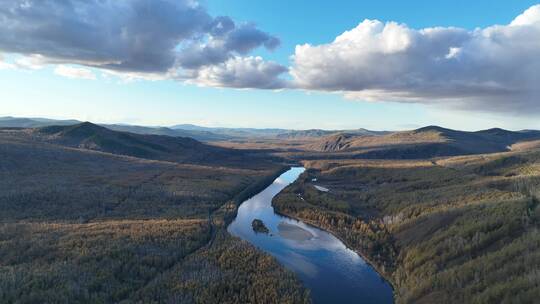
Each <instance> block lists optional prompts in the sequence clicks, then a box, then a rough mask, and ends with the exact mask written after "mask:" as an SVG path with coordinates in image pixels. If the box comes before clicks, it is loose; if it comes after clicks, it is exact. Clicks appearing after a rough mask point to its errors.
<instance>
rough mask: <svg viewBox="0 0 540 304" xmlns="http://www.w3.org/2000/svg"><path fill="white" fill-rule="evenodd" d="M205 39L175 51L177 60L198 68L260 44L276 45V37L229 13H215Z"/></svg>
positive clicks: (268, 47) (246, 51)
mask: <svg viewBox="0 0 540 304" xmlns="http://www.w3.org/2000/svg"><path fill="white" fill-rule="evenodd" d="M210 33H211V34H210V35H209V36H208V39H207V41H206V42H204V43H202V42H201V41H194V42H193V43H191V44H189V45H186V46H185V47H184V48H183V49H182V50H181V51H180V52H179V54H178V64H179V65H180V66H181V67H184V68H190V69H193V68H198V67H201V66H205V65H211V64H217V63H221V62H224V61H226V60H227V59H229V58H232V57H234V56H235V54H240V55H246V54H248V53H249V52H250V51H252V50H253V49H255V48H258V47H260V46H264V47H265V48H267V49H269V50H273V49H275V48H276V47H277V46H278V45H279V44H280V41H279V39H278V38H276V37H274V36H272V35H270V34H268V33H266V32H263V31H261V30H259V29H257V28H256V27H255V25H253V24H240V25H238V26H237V25H236V24H235V23H234V21H232V20H231V19H230V18H229V17H218V18H216V19H215V20H214V22H213V23H212V25H211V27H210Z"/></svg>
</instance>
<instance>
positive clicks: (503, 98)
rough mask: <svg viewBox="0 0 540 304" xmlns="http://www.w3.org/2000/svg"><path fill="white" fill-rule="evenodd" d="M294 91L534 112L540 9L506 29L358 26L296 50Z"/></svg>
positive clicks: (539, 105)
mask: <svg viewBox="0 0 540 304" xmlns="http://www.w3.org/2000/svg"><path fill="white" fill-rule="evenodd" d="M292 61H293V64H292V67H291V69H290V73H291V75H292V76H293V82H294V86H296V87H298V88H302V89H308V90H320V91H331V92H342V93H344V94H345V96H346V97H348V98H353V99H359V100H370V101H397V102H420V103H426V104H445V105H450V106H454V107H459V108H463V109H476V110H483V111H495V112H497V111H499V112H500V111H504V112H506V111H512V112H521V113H527V112H530V111H536V112H540V86H539V84H540V5H535V6H532V7H531V8H529V9H528V10H526V11H525V12H524V13H523V14H521V15H519V16H517V17H516V18H515V19H514V20H513V21H512V22H511V23H510V24H507V25H493V26H490V27H486V28H479V29H475V30H466V29H461V28H454V27H433V28H424V29H412V28H410V27H408V26H407V25H405V24H400V23H396V22H386V23H383V22H381V21H378V20H364V21H363V22H361V23H360V24H359V25H358V26H357V27H356V28H354V29H351V30H349V31H346V32H344V33H343V34H341V35H339V36H338V37H336V39H335V40H334V41H332V42H330V43H327V44H322V45H311V44H304V45H298V46H296V49H295V53H294V55H293V56H292Z"/></svg>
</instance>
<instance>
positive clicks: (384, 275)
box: [272, 202, 397, 303]
mask: <svg viewBox="0 0 540 304" xmlns="http://www.w3.org/2000/svg"><path fill="white" fill-rule="evenodd" d="M272 206H274V204H273V202H272ZM274 212H276V214H279V215H281V216H285V217H288V218H291V219H294V220H297V221H301V222H303V223H304V224H306V225H309V226H313V227H314V228H317V229H321V230H323V231H325V232H327V233H330V234H331V235H333V236H334V237H335V238H337V239H338V240H340V241H341V242H342V243H343V244H344V245H345V246H346V247H347V248H348V249H351V250H352V251H354V252H355V253H356V254H358V255H359V256H360V257H361V258H362V259H363V260H364V261H365V262H366V263H367V264H368V265H369V266H370V267H371V268H373V269H375V271H376V272H377V274H378V275H379V276H380V277H381V278H382V279H384V280H385V281H386V282H388V283H389V284H390V287H391V288H392V291H393V295H394V303H395V302H396V301H395V300H396V298H397V294H396V288H395V285H394V284H395V283H394V282H393V281H392V277H391V276H389V275H388V273H385V272H383V271H382V269H381V268H380V267H379V265H378V264H376V263H375V262H374V261H373V260H372V259H371V257H369V256H367V255H366V254H365V253H364V252H362V251H360V250H359V249H357V248H355V247H354V246H353V245H352V244H351V243H350V242H348V241H347V240H345V239H344V238H343V237H342V236H341V235H339V234H338V233H337V232H336V231H334V230H333V229H330V228H328V227H323V226H321V225H320V223H318V222H316V221H313V220H309V219H307V218H306V219H304V218H301V217H298V216H296V215H294V214H292V213H283V212H279V211H274Z"/></svg>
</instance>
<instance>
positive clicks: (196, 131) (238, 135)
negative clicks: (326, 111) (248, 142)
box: [0, 116, 389, 141]
mask: <svg viewBox="0 0 540 304" xmlns="http://www.w3.org/2000/svg"><path fill="white" fill-rule="evenodd" d="M80 123H82V122H81V121H78V120H55V119H46V118H24V117H10V116H7V117H0V128H38V127H45V126H53V125H60V126H65V125H74V124H80ZM100 125H101V126H103V127H106V128H109V129H111V130H115V131H123V132H131V133H137V134H153V135H167V136H174V137H191V138H194V139H196V140H199V141H225V140H233V139H245V138H276V139H313V138H321V137H324V136H328V135H331V134H336V133H343V132H345V133H347V134H354V135H383V134H387V133H389V132H381V131H370V130H366V129H356V130H321V129H312V130H290V129H277V128H267V129H256V128H221V127H202V126H197V125H192V124H179V125H174V126H171V127H159V126H158V127H147V126H137V125H126V124H100Z"/></svg>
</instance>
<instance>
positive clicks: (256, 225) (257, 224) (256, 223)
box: [251, 219, 270, 233]
mask: <svg viewBox="0 0 540 304" xmlns="http://www.w3.org/2000/svg"><path fill="white" fill-rule="evenodd" d="M251 227H252V228H253V231H255V232H257V233H268V232H270V230H268V228H267V227H266V226H265V225H264V222H263V221H261V220H260V219H254V220H253V222H251Z"/></svg>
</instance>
